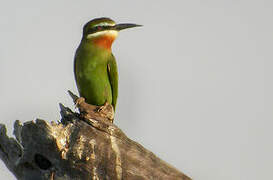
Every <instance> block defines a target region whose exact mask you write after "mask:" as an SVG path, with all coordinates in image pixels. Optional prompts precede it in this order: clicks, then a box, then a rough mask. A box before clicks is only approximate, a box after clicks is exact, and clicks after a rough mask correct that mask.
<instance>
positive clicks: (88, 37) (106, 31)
mask: <svg viewBox="0 0 273 180" xmlns="http://www.w3.org/2000/svg"><path fill="white" fill-rule="evenodd" d="M102 35H109V36H114V37H117V36H118V31H115V30H105V31H99V32H96V33H93V34H88V35H87V39H91V38H94V37H98V36H102Z"/></svg>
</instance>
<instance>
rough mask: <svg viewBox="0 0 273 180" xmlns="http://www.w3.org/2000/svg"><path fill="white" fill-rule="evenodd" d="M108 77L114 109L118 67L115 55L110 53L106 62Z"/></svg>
mask: <svg viewBox="0 0 273 180" xmlns="http://www.w3.org/2000/svg"><path fill="white" fill-rule="evenodd" d="M107 70H108V77H109V80H110V84H111V88H112V105H113V107H114V110H115V109H116V104H117V98H118V68H117V63H116V59H115V57H114V56H113V55H112V56H111V58H110V59H109V61H108V64H107Z"/></svg>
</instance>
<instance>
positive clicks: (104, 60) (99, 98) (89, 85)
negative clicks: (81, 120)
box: [74, 39, 118, 109]
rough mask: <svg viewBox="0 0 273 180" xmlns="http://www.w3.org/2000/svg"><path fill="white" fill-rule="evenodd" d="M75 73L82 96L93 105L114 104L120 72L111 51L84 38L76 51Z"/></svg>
mask: <svg viewBox="0 0 273 180" xmlns="http://www.w3.org/2000/svg"><path fill="white" fill-rule="evenodd" d="M74 73H75V79H76V83H77V87H78V90H79V93H80V96H81V97H84V98H85V100H86V102H87V103H89V104H93V105H98V106H101V105H104V104H105V102H108V103H109V104H112V105H113V107H114V109H115V107H116V103H117V97H118V72H117V64H116V60H115V57H114V56H113V54H112V53H111V51H109V50H106V49H103V48H100V47H96V45H94V44H92V43H90V42H88V41H87V40H84V39H83V40H82V42H81V44H80V46H79V47H78V49H77V51H76V56H75V61H74Z"/></svg>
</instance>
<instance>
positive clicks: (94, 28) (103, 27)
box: [87, 26, 112, 34]
mask: <svg viewBox="0 0 273 180" xmlns="http://www.w3.org/2000/svg"><path fill="white" fill-rule="evenodd" d="M111 28H112V26H95V27H93V28H91V29H89V30H88V32H87V34H93V33H96V32H99V31H104V30H110V29H111Z"/></svg>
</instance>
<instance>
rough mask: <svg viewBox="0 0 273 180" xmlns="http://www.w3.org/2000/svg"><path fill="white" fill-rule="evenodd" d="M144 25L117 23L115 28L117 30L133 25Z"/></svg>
mask: <svg viewBox="0 0 273 180" xmlns="http://www.w3.org/2000/svg"><path fill="white" fill-rule="evenodd" d="M140 26H142V25H138V24H116V25H115V26H114V27H113V28H114V29H115V30H118V31H120V30H123V29H128V28H133V27H140Z"/></svg>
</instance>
